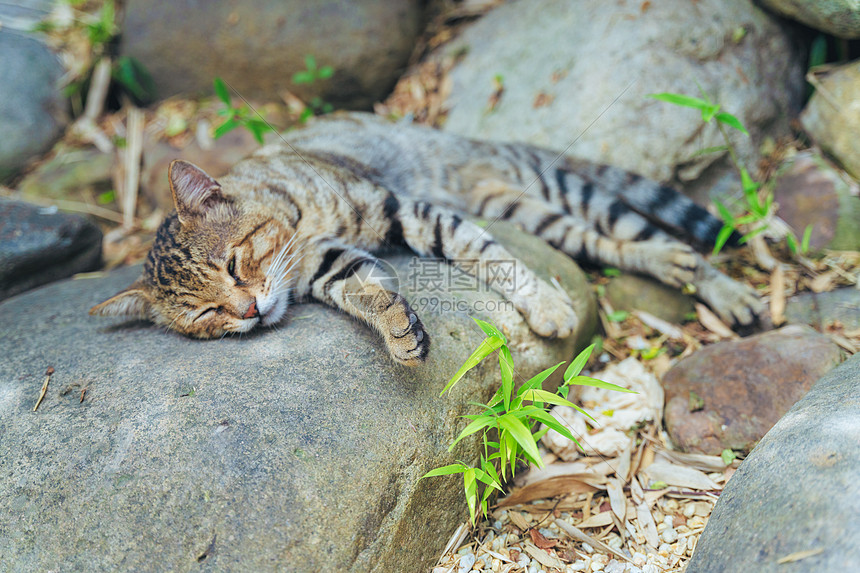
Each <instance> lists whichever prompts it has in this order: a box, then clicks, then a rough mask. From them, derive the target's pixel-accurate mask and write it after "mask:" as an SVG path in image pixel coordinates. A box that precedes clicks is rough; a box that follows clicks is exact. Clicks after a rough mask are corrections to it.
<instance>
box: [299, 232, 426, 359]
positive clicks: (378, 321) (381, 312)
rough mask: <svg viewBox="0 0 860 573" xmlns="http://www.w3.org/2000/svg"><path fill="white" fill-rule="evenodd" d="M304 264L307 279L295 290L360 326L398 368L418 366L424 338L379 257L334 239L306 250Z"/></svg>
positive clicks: (411, 312)
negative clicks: (377, 336)
mask: <svg viewBox="0 0 860 573" xmlns="http://www.w3.org/2000/svg"><path fill="white" fill-rule="evenodd" d="M305 261H306V264H307V265H308V266H307V267H306V268H308V269H310V270H309V272H308V273H307V274H308V275H309V276H310V278H309V279H304V280H305V281H306V283H305V284H304V285H301V286H302V288H301V289H300V290H302V291H304V292H308V293H310V294H311V295H312V296H313V297H314V298H316V299H317V300H320V301H322V302H324V303H327V304H329V305H331V306H334V307H336V308H339V309H341V310H343V311H344V312H346V313H347V314H349V315H351V316H354V317H356V318H359V319H361V320H363V321H364V322H366V323H367V324H368V325H369V326H370V327H371V328H373V329H374V330H376V331H377V332H379V334H381V335H382V338H383V340H384V341H385V344H386V346H387V347H388V350H389V352H390V353H391V357H392V358H393V359H394V360H395V361H397V362H399V363H400V364H404V365H406V366H415V365H418V364H420V363H422V362H424V360H425V358H426V357H427V353H428V351H429V350H430V337H429V336H428V334H427V331H426V330H425V329H424V325H423V324H422V323H421V319H420V318H418V314H417V313H416V312H415V311H414V310H413V309H412V307H410V306H409V303H408V302H407V301H406V299H405V298H404V297H403V296H402V295H401V294H400V293H398V292H397V291H396V290H395V286H394V285H396V280H395V277H393V276H392V275H391V273H390V272H389V271H388V270H387V269H386V267H385V266H384V265H383V264H382V263H381V261H380V260H379V259H377V258H376V257H374V256H373V255H371V254H370V253H368V252H367V251H364V250H362V249H358V248H355V247H351V246H348V245H346V244H344V243H342V242H341V241H339V240H337V239H323V240H317V241H314V242H313V244H312V246H309V248H307V249H306V254H305ZM314 269H315V270H314Z"/></svg>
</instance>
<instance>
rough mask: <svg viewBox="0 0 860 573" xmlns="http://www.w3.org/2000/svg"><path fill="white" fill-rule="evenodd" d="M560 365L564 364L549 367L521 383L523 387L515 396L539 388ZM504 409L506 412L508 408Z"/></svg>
mask: <svg viewBox="0 0 860 573" xmlns="http://www.w3.org/2000/svg"><path fill="white" fill-rule="evenodd" d="M562 364H564V362H559V363H558V364H556V365H555V366H550V367H549V368H547V369H546V370H543V371H541V372H538V373H537V374H535V375H534V376H532V377H531V378H529V379H528V380H526V381H525V382H523V385H522V386H520V389H519V390H517V396H521V395H522V394H523V392H525V391H527V390H531V389H533V388H540V387H541V386H542V385H543V381H544V380H546V379H547V378H549V376H550V374H552V373H553V372H555V371H556V370H558V367H559V366H561V365H562ZM505 409H506V410H507V409H508V408H505Z"/></svg>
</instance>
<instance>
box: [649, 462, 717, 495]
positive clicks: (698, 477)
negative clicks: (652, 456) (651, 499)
mask: <svg viewBox="0 0 860 573" xmlns="http://www.w3.org/2000/svg"><path fill="white" fill-rule="evenodd" d="M643 471H644V473H646V474H648V477H649V478H650V479H651V481H655V482H658V481H661V482H664V483H666V484H668V485H674V486H678V487H688V488H690V489H696V490H714V489H722V488H721V487H720V486H719V485H718V484H717V483H715V482H714V480H712V479H711V478H709V477H708V476H707V475H705V473H704V472H701V471H699V470H697V469H694V468H691V467H687V466H679V465H677V464H673V463H672V462H670V461H668V460H666V459H663V458H658V459H657V460H655V461H654V463H653V464H651V465H650V466H648V467H647V468H645V469H644V470H643Z"/></svg>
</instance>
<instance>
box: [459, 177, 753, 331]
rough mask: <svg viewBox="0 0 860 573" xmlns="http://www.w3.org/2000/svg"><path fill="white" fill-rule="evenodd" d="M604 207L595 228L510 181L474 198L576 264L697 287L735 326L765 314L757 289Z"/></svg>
mask: <svg viewBox="0 0 860 573" xmlns="http://www.w3.org/2000/svg"><path fill="white" fill-rule="evenodd" d="M595 207H597V205H595ZM604 207H605V208H603V209H602V211H603V212H601V213H595V214H594V215H595V217H594V219H595V222H594V223H593V224H592V223H590V222H589V221H588V220H586V219H585V218H584V217H583V216H582V214H580V216H579V217H577V216H573V215H571V214H570V213H568V212H566V211H565V210H564V209H562V208H561V207H558V206H554V205H552V204H551V203H549V202H547V201H543V200H541V199H540V198H537V197H534V196H532V195H527V194H523V193H522V192H521V191H519V190H517V189H516V188H513V187H511V186H509V185H508V184H506V183H500V182H486V183H484V184H482V185H478V186H476V188H475V189H474V190H473V191H472V193H471V194H470V208H471V210H472V212H474V213H475V214H476V215H480V216H482V217H486V218H488V219H491V220H508V221H511V222H514V223H517V224H519V225H521V226H522V227H523V228H524V229H526V230H527V231H529V232H531V233H533V234H534V235H536V236H538V237H541V238H542V239H544V240H545V241H547V242H548V243H549V244H551V245H552V246H554V247H555V248H557V249H559V250H561V251H563V252H565V253H567V254H568V255H570V256H571V257H573V258H575V259H577V260H582V261H590V262H595V263H600V264H603V265H612V266H616V267H618V268H620V269H624V270H628V271H633V272H638V273H642V274H646V275H650V276H652V277H654V278H656V279H658V280H660V281H661V282H663V283H665V284H668V285H670V286H674V287H678V288H681V287H684V286H685V285H688V284H689V285H692V286H693V287H694V288H695V290H696V296H697V297H699V298H700V299H701V300H702V301H704V302H705V303H706V304H708V306H710V307H711V308H712V309H713V310H714V311H715V312H716V313H717V314H718V315H719V316H720V317H721V318H723V319H724V320H726V321H728V322H730V323H731V324H733V325H747V324H751V323H752V322H754V321H755V319H756V317H757V315H758V314H759V313H760V312H761V311H762V310H763V306H762V303H761V301H760V300H759V299H758V297H757V296H756V294H755V293H754V292H753V291H752V289H750V288H749V287H747V286H746V285H744V284H741V283H739V282H737V281H734V280H732V279H730V278H729V277H727V276H725V275H723V274H722V273H720V272H719V271H717V270H716V269H714V268H713V267H712V266H711V265H710V264H709V263H708V262H707V261H705V259H704V258H703V257H702V256H701V255H700V254H698V253H697V252H696V251H695V250H693V248H692V247H690V246H689V245H687V244H685V243H682V242H681V241H679V240H677V239H675V238H674V237H672V236H671V235H669V234H667V233H665V232H664V231H662V230H661V229H659V228H658V227H656V226H655V225H654V224H653V223H651V222H650V221H648V220H647V219H646V218H644V217H642V216H641V215H639V214H638V213H636V212H634V211H632V210H631V209H630V208H628V207H627V206H625V205H624V204H623V203H621V202H620V201H618V200H617V199H614V198H611V203H609V204H607V205H606V206H604ZM589 220H590V219H589Z"/></svg>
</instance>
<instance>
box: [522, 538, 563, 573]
mask: <svg viewBox="0 0 860 573" xmlns="http://www.w3.org/2000/svg"><path fill="white" fill-rule="evenodd" d="M523 549H525V550H526V553H528V554H529V555H531V556H532V557H533V558H534V559H535V560H536V561H537V562H538V563H540V564H541V565H544V566H546V567H555V568H556V569H558V570H560V571H561V570H563V569H564V563H562V561H561V559H559V558H558V557H556V556H555V555H550V554H549V553H547V552H546V551H544V550H543V549H541V548H540V547H538V546H537V545H535V544H534V543H532V542H531V541H524V542H523Z"/></svg>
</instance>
